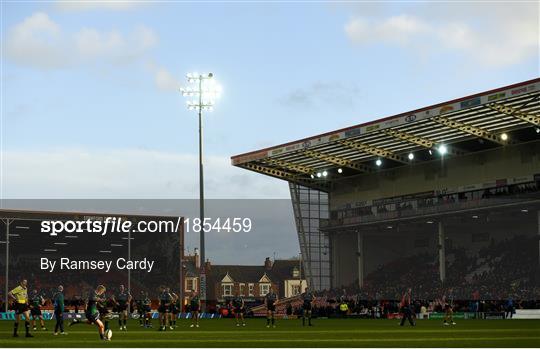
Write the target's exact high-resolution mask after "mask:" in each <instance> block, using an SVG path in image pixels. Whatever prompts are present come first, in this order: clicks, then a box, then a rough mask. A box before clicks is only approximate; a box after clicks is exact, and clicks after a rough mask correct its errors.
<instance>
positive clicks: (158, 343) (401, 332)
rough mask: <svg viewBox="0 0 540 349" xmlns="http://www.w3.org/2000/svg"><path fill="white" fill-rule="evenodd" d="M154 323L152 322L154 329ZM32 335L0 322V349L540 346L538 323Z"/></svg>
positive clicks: (344, 323)
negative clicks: (103, 336) (102, 337)
mask: <svg viewBox="0 0 540 349" xmlns="http://www.w3.org/2000/svg"><path fill="white" fill-rule="evenodd" d="M156 323H157V321H155V323H154V325H155V324H156ZM53 324H54V322H52V321H48V322H47V326H48V327H49V331H46V332H44V331H40V330H38V331H34V332H33V334H34V336H35V337H34V338H24V328H23V331H22V333H23V336H21V337H20V338H12V337H11V334H12V328H13V327H12V326H13V325H12V321H1V322H0V347H540V320H506V321H505V320H461V321H459V322H458V324H457V325H456V326H448V327H446V326H444V327H443V326H442V324H441V321H439V320H422V321H418V325H417V326H416V327H409V326H408V325H406V326H405V327H399V326H398V321H397V320H358V319H320V320H315V321H314V327H302V326H301V321H300V320H279V321H277V323H276V328H266V326H265V325H266V323H265V320H264V319H248V320H247V326H246V327H240V328H238V327H235V324H234V320H231V319H214V320H201V327H200V328H190V327H189V322H188V321H187V320H181V321H179V323H178V328H176V329H175V330H173V331H167V332H158V331H157V330H156V329H155V328H154V329H144V328H141V327H139V326H138V322H137V321H135V320H132V321H131V322H130V323H129V324H128V331H127V332H121V331H119V330H118V325H117V323H116V322H115V321H113V322H111V324H112V326H111V329H112V330H113V337H112V340H111V341H110V342H102V341H99V340H98V334H97V330H96V328H95V327H94V326H89V325H86V324H84V325H82V324H81V325H77V326H73V327H68V328H67V332H68V335H67V336H53V335H52V331H51V329H52V326H53Z"/></svg>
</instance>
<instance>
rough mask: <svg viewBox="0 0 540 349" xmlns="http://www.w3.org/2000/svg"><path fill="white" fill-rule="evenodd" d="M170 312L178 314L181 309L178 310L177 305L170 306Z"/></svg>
mask: <svg viewBox="0 0 540 349" xmlns="http://www.w3.org/2000/svg"><path fill="white" fill-rule="evenodd" d="M170 311H171V313H173V314H178V313H179V309H178V307H177V306H176V305H171V306H170Z"/></svg>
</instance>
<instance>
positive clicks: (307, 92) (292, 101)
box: [279, 81, 361, 109]
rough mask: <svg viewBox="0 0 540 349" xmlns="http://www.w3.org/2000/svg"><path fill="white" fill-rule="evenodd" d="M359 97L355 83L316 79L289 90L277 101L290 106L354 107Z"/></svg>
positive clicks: (359, 93) (358, 89)
mask: <svg viewBox="0 0 540 349" xmlns="http://www.w3.org/2000/svg"><path fill="white" fill-rule="evenodd" d="M360 98H361V91H360V87H359V86H358V85H356V84H351V83H344V82H322V81H317V82H314V83H313V84H311V85H309V86H307V87H304V88H297V89H295V90H293V91H291V92H290V93H288V94H287V95H286V96H284V97H282V98H281V99H280V101H279V102H281V103H282V104H284V105H287V106H291V107H302V108H320V107H331V108H339V109H343V108H352V107H354V105H355V104H356V103H357V102H358V100H359V99H360Z"/></svg>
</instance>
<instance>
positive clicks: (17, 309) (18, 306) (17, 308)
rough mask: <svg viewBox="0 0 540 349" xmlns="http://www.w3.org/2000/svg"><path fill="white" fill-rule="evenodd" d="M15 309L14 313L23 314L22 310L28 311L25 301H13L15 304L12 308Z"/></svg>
mask: <svg viewBox="0 0 540 349" xmlns="http://www.w3.org/2000/svg"><path fill="white" fill-rule="evenodd" d="M13 309H14V310H15V314H23V313H24V312H27V311H28V304H26V303H15V306H14V308H13Z"/></svg>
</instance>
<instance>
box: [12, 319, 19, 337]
mask: <svg viewBox="0 0 540 349" xmlns="http://www.w3.org/2000/svg"><path fill="white" fill-rule="evenodd" d="M18 329H19V323H18V322H16V323H14V324H13V337H17V336H18V334H17V330H18Z"/></svg>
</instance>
